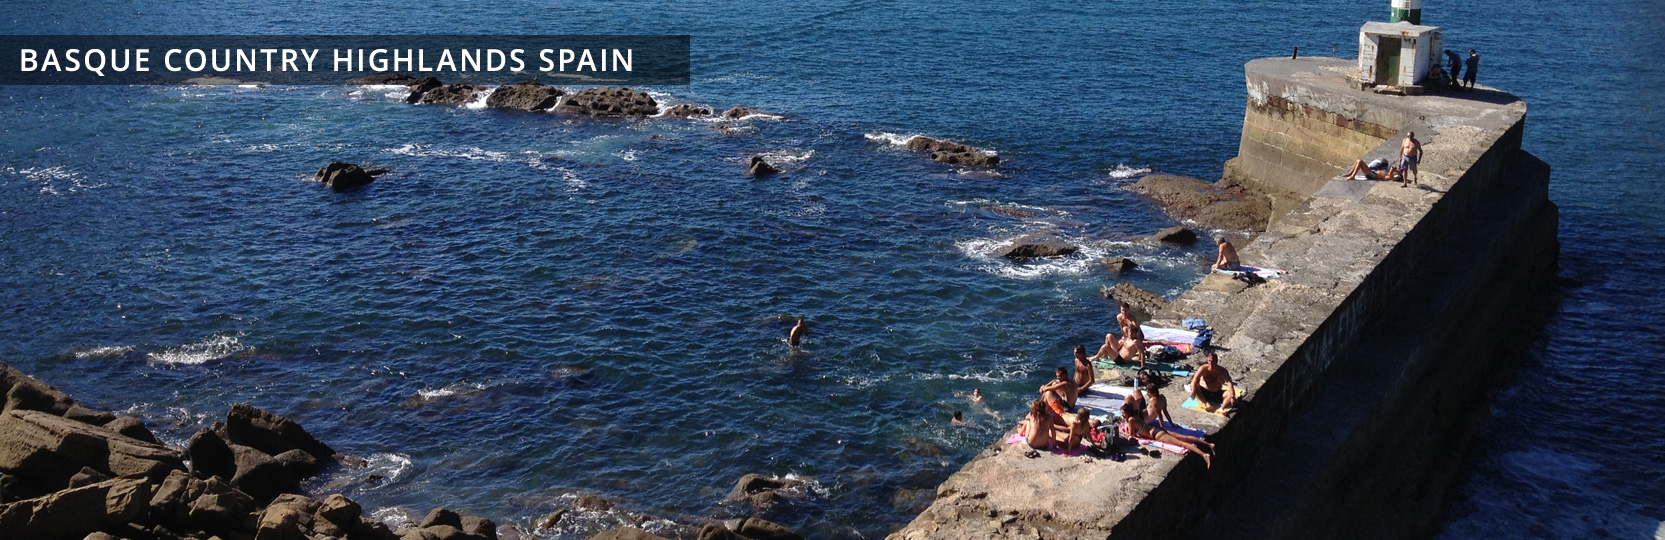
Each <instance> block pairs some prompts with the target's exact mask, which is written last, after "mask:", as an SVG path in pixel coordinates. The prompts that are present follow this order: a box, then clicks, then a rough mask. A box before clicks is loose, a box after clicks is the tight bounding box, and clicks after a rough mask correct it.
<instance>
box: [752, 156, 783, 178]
mask: <svg viewBox="0 0 1665 540" xmlns="http://www.w3.org/2000/svg"><path fill="white" fill-rule="evenodd" d="M778 172H780V169H777V168H775V166H774V165H770V164H769V162H768V161H764V160H763V156H752V157H751V159H748V160H746V176H769V175H771V174H775V173H778Z"/></svg>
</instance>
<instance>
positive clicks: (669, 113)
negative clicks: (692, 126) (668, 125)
mask: <svg viewBox="0 0 1665 540" xmlns="http://www.w3.org/2000/svg"><path fill="white" fill-rule="evenodd" d="M665 116H666V117H669V118H698V117H701V116H711V109H710V108H709V107H699V106H695V105H688V104H682V105H677V106H674V107H671V108H670V109H669V110H666V111H665Z"/></svg>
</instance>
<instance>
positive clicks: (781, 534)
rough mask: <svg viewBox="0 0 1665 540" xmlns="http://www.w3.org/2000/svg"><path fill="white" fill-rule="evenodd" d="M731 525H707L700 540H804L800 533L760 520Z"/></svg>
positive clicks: (736, 522) (732, 523) (747, 520)
mask: <svg viewBox="0 0 1665 540" xmlns="http://www.w3.org/2000/svg"><path fill="white" fill-rule="evenodd" d="M730 523H731V524H724V523H718V522H712V523H706V524H705V526H703V527H701V528H700V531H699V535H698V536H697V537H696V538H697V539H698V540H803V537H802V536H799V535H798V533H795V532H792V530H791V529H788V528H786V527H784V526H781V525H780V524H778V523H774V522H771V521H766V520H763V519H758V518H745V519H741V520H738V521H731V522H730Z"/></svg>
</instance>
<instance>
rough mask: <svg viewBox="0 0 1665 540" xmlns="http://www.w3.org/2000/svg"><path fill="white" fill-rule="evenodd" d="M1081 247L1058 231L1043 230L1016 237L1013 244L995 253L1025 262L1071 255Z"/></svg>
mask: <svg viewBox="0 0 1665 540" xmlns="http://www.w3.org/2000/svg"><path fill="white" fill-rule="evenodd" d="M1079 249H1081V248H1079V247H1076V246H1075V245H1074V244H1071V243H1069V242H1066V241H1064V239H1063V238H1062V237H1060V236H1058V235H1057V233H1052V232H1044V231H1043V232H1038V233H1032V234H1028V235H1024V236H1020V237H1017V238H1014V239H1012V243H1011V244H1008V245H1006V246H1005V247H1002V248H1000V249H997V250H995V251H994V255H995V256H996V257H1005V258H1008V259H1012V260H1014V261H1017V262H1023V261H1027V260H1029V259H1037V258H1041V257H1057V256H1060V255H1069V254H1071V253H1075V252H1076V251H1077V250H1079Z"/></svg>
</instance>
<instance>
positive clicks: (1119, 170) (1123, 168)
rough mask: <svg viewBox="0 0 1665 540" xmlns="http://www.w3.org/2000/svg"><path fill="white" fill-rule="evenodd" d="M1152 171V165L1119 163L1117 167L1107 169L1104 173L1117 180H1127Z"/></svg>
mask: <svg viewBox="0 0 1665 540" xmlns="http://www.w3.org/2000/svg"><path fill="white" fill-rule="evenodd" d="M1151 172H1152V170H1151V168H1150V167H1129V166H1127V165H1124V164H1121V163H1117V164H1116V166H1115V167H1111V168H1109V169H1105V171H1104V174H1105V175H1106V176H1109V177H1111V178H1114V179H1117V180H1126V179H1128V178H1133V177H1135V176H1141V175H1146V174H1150V173H1151Z"/></svg>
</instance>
